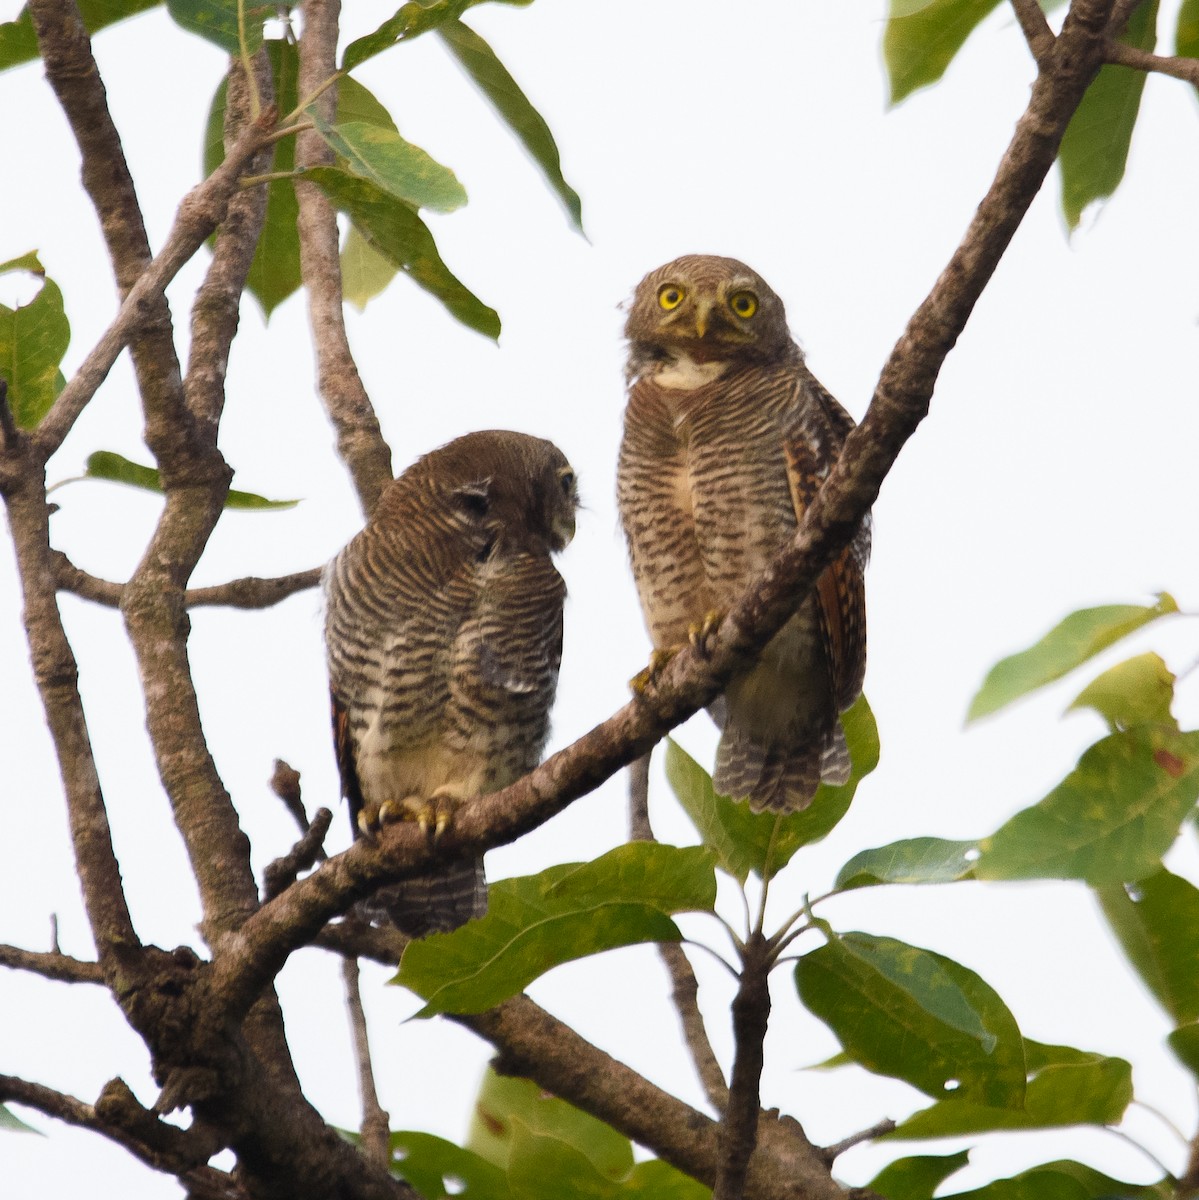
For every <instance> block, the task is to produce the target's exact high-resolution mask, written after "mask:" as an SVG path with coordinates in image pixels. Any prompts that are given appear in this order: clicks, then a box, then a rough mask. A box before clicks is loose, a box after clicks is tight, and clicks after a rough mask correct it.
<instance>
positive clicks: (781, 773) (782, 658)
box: [617, 254, 870, 812]
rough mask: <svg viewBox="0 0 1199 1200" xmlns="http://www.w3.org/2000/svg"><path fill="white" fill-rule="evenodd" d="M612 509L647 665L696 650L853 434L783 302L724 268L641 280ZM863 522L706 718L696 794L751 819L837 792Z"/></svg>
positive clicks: (858, 677)
mask: <svg viewBox="0 0 1199 1200" xmlns="http://www.w3.org/2000/svg"><path fill="white" fill-rule="evenodd" d="M625 335H626V337H627V338H628V345H629V359H628V381H629V393H628V407H627V408H626V410H625V421H624V437H623V440H622V442H621V448H620V464H619V468H618V481H617V497H618V501H619V506H620V517H621V524H622V525H623V527H624V532H625V537H626V538H627V540H628V546H629V556H630V560H631V562H632V568H633V576H634V578H635V580H636V584H637V591H638V594H639V596H640V599H641V607H642V611H643V612H644V615H645V620H646V624H647V625H648V627H649V632H650V637H651V639H652V641H653V644H654V648H655V654H654V658H653V659H652V660H651V666H650V668H649V669H648V671H647V672H643V673H642V676H639V677H638V680H635V681H634V684H635V686H639V685H645V684H646V683H648V682H649V681H650V680H652V677H653V674H654V672H655V670H656V668H657V667H658V666H659V665H660V664H661V663H662V662H663V661H664V659H665V658H667V657H668V656H669V654H670V653H672V652H673V651H674V650H676V649H677V648H678V647H679V646H681V645H683V644H686V643H687V642H688V641H689V640H690V641H691V642H694V643H697V644H699V645H700V646H701V647H702V645H703V641H704V639H705V638H706V637H707V636H708V635H709V634H710V633H711V631H712V630H713V629H714V628H715V626H717V625H718V624H719V621H720V619H721V618H722V617H723V615H724V613H725V612H726V611H727V610H728V608H729V607H730V606H731V605H732V603H733V602H734V601H735V599H736V598H737V596H738V595H739V594H740V592H741V591H742V590H743V589H744V588H745V587H746V585H747V584H748V583H750V581H751V580H753V579H754V578H755V577H756V576H757V575H759V574H760V573H761V572H762V571H763V569H764V568H765V567H766V565H767V564H768V563H769V562H770V560H771V559H772V558H773V557H774V555H775V554H776V553H777V552H778V551H779V550H780V549H781V548H782V547H783V545H784V544H785V543H786V542H788V541H789V540H790V539H791V538H792V537H793V536H794V534H795V531H796V528H797V525H798V522H799V520H800V518H801V517H802V516H803V513H804V510H805V509H806V508H807V507H808V505H809V504H810V503H811V502H812V499H813V497H814V496H815V495H816V492H817V490H818V489H819V488H820V485H821V483H822V481H823V480H824V479H825V477H826V476H827V475H828V472H829V470H830V468H831V467H832V465H833V463H834V462H835V461H836V459H837V457H838V455H839V454H840V452H841V447H842V445H843V444H844V441H845V438H846V436H847V435H848V434H849V431H850V430H851V429H852V428H853V420H852V419H851V418H850V416H849V414H848V413H847V412H846V411H845V410H844V409H843V408H842V407H841V406H840V405H839V404H838V403H837V402H836V401H835V400H834V399H833V397H832V396H831V395H829V393H828V392H827V391H825V389H824V388H823V387H822V386H821V385H820V383H819V382H817V380H816V378H815V377H814V376H813V375H812V373H811V372H810V371H809V370H808V368H807V366H806V365H805V364H804V358H803V353H802V351H801V350H800V348H799V346H797V345H796V344H795V342H794V340H793V339H792V337H791V335H790V333H789V332H788V330H787V321H786V316H785V314H784V311H783V303H782V301H781V300H780V299H779V297H778V296H777V295H775V293H774V292H773V291H772V290H771V289H770V287H769V286H768V285H767V284H766V282H765V281H764V280H763V279H762V277H761V276H760V275H758V274H757V272H756V271H753V270H751V269H750V268H749V267H747V266H746V265H745V264H744V263H741V262H738V261H737V260H736V259H732V258H718V257H716V256H714V255H701V254H695V255H686V256H685V257H683V258H678V259H675V261H674V262H670V263H667V264H666V265H665V266H664V267H660V268H658V270H656V271H651V272H650V274H648V275H647V276H646V277H645V278H644V279H643V280H642V281H641V283H640V284H638V286H637V290H636V292H635V293H634V295H633V300H632V303H631V305H630V309H629V315H628V321H627V323H626V325H625ZM869 552H870V530H869V524H868V522H867V523H864V524H863V526H862V528H861V529H860V530H859V531H858V533H857V535H856V537H855V538H854V540H853V542H852V543H851V544H850V545H849V546H848V547H847V548H846V549H845V550H844V551H843V552H842V553H841V554H840V555H839V556H838V557H837V558H836V559H835V560H834V562H833V563H832V565H831V566H829V567H828V568H827V569H826V570H825V571H824V573H823V574H822V575H821V576H820V578H819V580H818V582H817V585H816V587H815V589H814V591H813V592H812V594H811V595H810V596H809V597H808V598H807V599H806V600H805V601H804V602H803V604H802V605H801V606H800V608H799V610H798V612H796V614H795V615H794V616H793V617H792V618H791V619H790V620H789V621H788V622H787V624H786V625H784V626H783V628H782V629H781V630H780V631H779V632H778V633H777V634H776V635H775V637H774V638H773V639H772V640H771V641H770V642H769V643H767V645H766V647H765V649H764V650H763V651H762V653H761V656H760V657H759V658H758V660H757V662H756V663H755V664H754V666H753V667H751V668H750V669H749V670H746V671H744V672H743V673H741V674H739V675H736V676H735V677H734V678H733V679H732V680H731V681H730V683H729V685H728V687H727V689H726V690H725V692H724V694H723V695H722V696H720V697H718V698H717V700H716V701H715V703H714V704H713V705H712V706H711V708H710V709H709V711H710V712H711V714H712V716H713V718H714V719H715V721H716V723H717V725H718V726H719V727H720V729H721V738H720V746H719V749H718V751H717V758H716V770H715V772H714V774H713V784H714V786H715V788H716V790H717V792H719V793H721V794H722V795H727V796H733V797H735V798H738V799H747V800H748V801H749V804H750V807H751V808H752V809H754V810H755V811H761V810H763V809H769V810H772V811H776V812H795V811H798V810H799V809H802V808H805V807H806V806H807V805H808V804H810V803H811V800H812V797H813V795H814V794H815V791H816V788H817V787H818V786H819V784H820V782H821V780H824V781H825V782H828V783H831V784H841V783H845V782H846V781H847V780H848V778H849V774H850V760H849V752H848V749H847V747H846V744H845V735H844V732H843V731H842V728H841V723H840V721H839V720H838V714H839V713H841V712H843V711H844V710H845V709H846V708H848V707H849V706H850V705H851V704H852V703H853V702H854V700H855V699H856V698H857V696H858V694H859V693H860V692H861V690H862V677H863V674H864V672H865V667H866V613H865V590H864V583H863V571H864V568H865V564H866V560H867V558H868V556H869Z"/></svg>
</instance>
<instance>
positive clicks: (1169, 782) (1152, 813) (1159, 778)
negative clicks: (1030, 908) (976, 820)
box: [974, 726, 1199, 886]
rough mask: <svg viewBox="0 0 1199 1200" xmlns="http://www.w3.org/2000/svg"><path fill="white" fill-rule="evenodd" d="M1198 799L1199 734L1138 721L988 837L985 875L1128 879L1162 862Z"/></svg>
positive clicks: (979, 866) (980, 869)
mask: <svg viewBox="0 0 1199 1200" xmlns="http://www.w3.org/2000/svg"><path fill="white" fill-rule="evenodd" d="M1197 798H1199V733H1183V734H1175V733H1172V732H1171V731H1170V730H1168V729H1161V728H1159V727H1156V726H1137V727H1136V728H1135V729H1130V730H1128V731H1126V732H1124V733H1115V734H1112V735H1111V736H1110V737H1106V738H1104V739H1103V740H1102V741H1100V742H1097V743H1096V744H1095V745H1094V746H1092V747H1091V748H1090V749H1089V750H1087V751H1086V753H1085V754H1084V755H1083V756H1082V758H1081V759H1079V762H1078V766H1077V767H1076V768H1075V769H1074V770H1073V771H1072V772H1071V773H1070V774H1069V775H1068V776H1066V778H1065V779H1064V780H1062V782H1061V783H1060V784H1058V786H1057V787H1056V788H1054V789H1053V791H1052V792H1050V793H1049V795H1048V796H1046V797H1045V799H1044V800H1042V801H1041V802H1040V803H1039V804H1034V805H1033V806H1032V807H1031V808H1026V809H1024V810H1023V811H1022V812H1018V813H1017V814H1016V815H1015V816H1014V817H1012V818H1011V820H1010V821H1008V822H1007V823H1006V824H1004V825H1003V826H1001V827H1000V828H999V829H998V830H996V832H995V833H994V834H993V835H992V836H991V837H989V838H984V839H983V840H982V841H981V842H979V850H980V851H981V853H980V855H979V859H978V861H977V862H976V863H975V865H974V869H975V873H976V875H977V876H978V878H979V879H1084V880H1086V881H1087V882H1088V883H1090V884H1093V885H1096V886H1098V885H1101V884H1105V883H1124V882H1130V881H1134V880H1138V879H1142V878H1144V877H1145V876H1146V875H1148V874H1150V873H1151V872H1152V871H1154V870H1156V869H1157V867H1158V865H1159V863H1160V861H1161V858H1162V855H1164V854H1165V852H1166V851H1167V850H1168V849H1169V848H1170V846H1171V845H1172V844H1173V842H1174V839H1175V838H1176V837H1177V836H1178V830H1179V827H1180V826H1181V825H1182V823H1183V821H1184V820H1185V819H1186V817H1187V815H1188V814H1189V813H1190V811H1191V809H1192V808H1194V806H1195V801H1196V799H1197Z"/></svg>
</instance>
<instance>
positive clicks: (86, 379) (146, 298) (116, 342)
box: [34, 125, 269, 459]
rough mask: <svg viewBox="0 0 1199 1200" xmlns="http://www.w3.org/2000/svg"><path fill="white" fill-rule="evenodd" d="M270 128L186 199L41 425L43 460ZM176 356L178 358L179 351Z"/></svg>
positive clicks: (260, 129)
mask: <svg viewBox="0 0 1199 1200" xmlns="http://www.w3.org/2000/svg"><path fill="white" fill-rule="evenodd" d="M268 130H269V125H255V126H253V127H251V128H249V129H247V130H246V132H245V134H244V135H243V136H242V137H241V139H240V140H239V141H238V143H237V145H236V146H235V147H234V148H233V149H232V151H231V152H230V153H229V154H228V156H227V157H226V158H225V161H224V162H223V163H221V165H220V166H219V167H218V168H217V169H216V170H215V171H214V172H213V173H212V174H211V175H210V176H209V177H208V178H207V179H206V180H204V182H203V183H201V184H199V185H198V186H196V187H194V188H193V189H192V190H191V191H190V192H188V194H187V195H186V196H185V197H184V198H183V202H182V203H181V204H180V205H179V211H178V213H177V214H176V216H175V223H174V225H173V226H172V227H171V232H170V234H169V235H168V237H167V240H166V243H165V244H164V245H163V248H162V252H161V253H160V254H159V255H158V256H157V257H156V258H155V259H154V260H153V261H152V262H149V264H148V265H147V267H146V269H145V271H143V272H142V273H141V274H140V275H139V276H138V277H137V279H136V281H135V282H134V283H133V284H132V286H131V287H130V288H129V290H128V293H127V295H126V296H125V299H124V301H123V303H122V304H121V308H120V311H119V312H118V313H117V316H116V319H115V320H114V321H113V323H112V324H111V325H110V326H109V327H108V329H107V330H106V331H105V333H104V336H103V337H102V338H101V339H100V340H99V341H98V342H97V343H96V345H95V347H93V349H92V350H91V352H90V353H89V354H88V356H87V357H86V358H85V359H84V360H83V363H82V365H81V366H80V368H79V370H78V371H76V372H75V374H74V376H73V377H72V378H71V380H70V382H69V383H68V384H67V386H66V387H65V388H63V390H62V391H61V392H60V393H59V395H58V399H56V400H55V401H54V405H53V407H52V408H51V409H50V411H49V412H48V413H47V414H46V416H45V418H44V419H43V420H42V422H41V424H39V425H38V428H37V432H36V434H35V435H34V440H35V442H36V445H37V447H38V451H39V453H40V455H41V456H42V458H43V459H45V458H49V457H50V455H51V454H53V453H54V451H55V450H57V449H58V447H59V446H61V445H62V442H63V439H64V438H65V437H66V436H67V434H68V433H70V431H71V427H72V426H73V425H74V424H75V422H76V420H78V418H79V414H80V413H82V412H83V410H84V408H86V407H87V404H88V402H89V401H90V400H91V398H92V396H94V395H95V393H96V389H97V388H99V386H100V385H101V384H102V383H103V382H104V380H105V379H106V378H107V377H108V372H109V370H110V369H111V368H112V364H113V363H114V362H116V360H117V358H118V356H119V355H120V353H121V351H122V350H123V349H124V348H125V347H126V346H127V345H129V346H132V345H136V344H137V342H136V340H135V339H136V338H138V337H140V336H141V335H140V334H139V331H140V330H143V329H145V328H146V323H147V321H148V320H151V319H153V314H154V312H155V310H156V303H157V302H158V301H162V303H163V304H165V300H163V296H164V293H165V289H166V286H167V284H169V283H170V282H171V280H172V279H174V278H175V276H176V274H178V272H179V269H180V268H181V267H182V266H183V265H184V264H185V263H186V262H188V261H189V260H190V259H191V258H192V256H193V255H194V254H195V253H196V251H197V250H199V249H200V247H201V246H202V245H203V244H204V239H205V238H207V237H208V235H209V234H210V233H211V232H212V231H213V230H214V229H215V228H216V227H217V224H218V223H219V222H220V221H221V220H222V219H223V217H224V215H225V212H226V208H227V206H228V203H229V201H230V199H231V197H232V196H233V195H234V194H235V193H236V192H237V181H238V177H239V176H240V174H241V172H242V170H243V169H244V168H245V165H246V163H247V162H249V161H250V160H251V159H252V158H253V157H254V155H255V154H256V153H257V152H258V151H259V149H260V148H261V147H262V145H263V143H264V141H265V139H266V138H267V136H268ZM155 336H157V335H155ZM171 354H172V358H173V356H174V349H173V347H172V350H171Z"/></svg>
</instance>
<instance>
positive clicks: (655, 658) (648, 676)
mask: <svg viewBox="0 0 1199 1200" xmlns="http://www.w3.org/2000/svg"><path fill="white" fill-rule="evenodd" d="M682 648H683V647H682V646H671V647H670V648H669V649H667V650H654V651H652V652H651V653H650V656H649V665H648V666H647V667H646V668H645V670H644V671H638V672H637V674H636V675H634V676H633V678H632V679H630V680H629V687H631V688H632V689H633V693H634V695H637V696H643V695H645V693H646V692H648V691H649V690H650V689H651V688H653V687H654V685H655V684H656V683H657V682H658V676H659V675H661V674H662V672H663V671H665V670H666V664H667V663H669V662H670V660H671V659H672V658H674V656H675V655H676V654H678V652H679V651H680V650H681V649H682Z"/></svg>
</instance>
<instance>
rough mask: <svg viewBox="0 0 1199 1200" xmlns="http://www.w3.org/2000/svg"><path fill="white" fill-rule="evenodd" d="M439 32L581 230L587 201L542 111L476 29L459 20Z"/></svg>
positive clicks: (441, 26)
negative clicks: (565, 170)
mask: <svg viewBox="0 0 1199 1200" xmlns="http://www.w3.org/2000/svg"><path fill="white" fill-rule="evenodd" d="M438 33H440V34H441V37H442V38H443V39H444V41H445V43H446V45H447V46H449V48H450V51H451V52H452V53H453V55H454V57H455V58H456V59H457V60H458V62H459V63H460V64H461V66H462V69H463V70H464V71H465V72H466V73H467V74H468V75H469V76H470V77H471V79H472V80H474V82H475V84H476V85H477V86H478V88H479V90H480V91H481V92H482V93H483V95H484V96H486V97H487V99H488V100H490V101H491V103H492V105H494V107H495V110H496V112H497V113H499V115H500V116H501V117H502V118H503V119H504V121H505V122H506V123H507V125H508V128H509V129H511V130H512V132H513V133H514V134H516V137H517V139H518V140H519V141H520V144H521V145H522V146H523V147H524V148H525V150H526V151H527V152H528V154H529V157H530V158H532V160H533V161H534V162H535V163H536V164H537V165H538V166H539V167H540V168H541V172H542V174H543V175H544V176H545V179H546V182H547V183H548V184H549V185H550V187H551V188H552V189H553V191H554V193H555V195H557V197H558V199H559V200H560V201H561V202H562V205H563V207H564V208H565V209H566V211H567V213H568V214H569V216H570V219H571V221H572V222H573V223H574V226H575V228H576V229H577V230H579V232H580V233H581V232H582V231H583V203H582V201H581V200H580V199H579V194H578V192H576V191H575V190H574V188H572V187H571V186H570V184H568V183H567V182H566V180H565V179H564V178H563V177H562V164H561V161H560V159H559V156H558V146H557V143H556V142H555V141H554V135H553V134H552V133H550V128H549V126H548V125H547V124H546V123H545V121H544V119H543V118H542V116H541V114H540V113H539V112H538V111H537V110H536V109H535V108H534V107H533V105H532V104H530V103H529V98H528V97H527V96H526V95H525V94H524V92H522V91H521V90H520V87H519V85H518V84H517V82H516V80H515V79H513V78H512V76H511V75H509V74H508V70H507V68H506V67H505V66H504V64H503V63H501V62H500V60H499V59H498V58H496V56H495V52H494V51H493V50H492V49H491V47H490V46H489V45H488V44H487V43H486V42H485V41H484V40H483V39H482V38H481V37H480V36H479V35H478V34H477V33H475V31H474V30H473V29H470V28H469V27H468V26H466V25H463V24H462V22H461V21H456V20H455V21H447V22H446V23H445V24H443V25H440V26H438Z"/></svg>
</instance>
